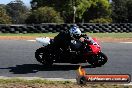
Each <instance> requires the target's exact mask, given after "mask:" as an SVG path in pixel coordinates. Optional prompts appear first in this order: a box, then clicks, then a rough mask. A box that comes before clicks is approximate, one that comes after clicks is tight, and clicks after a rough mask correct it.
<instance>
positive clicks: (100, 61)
mask: <svg viewBox="0 0 132 88" xmlns="http://www.w3.org/2000/svg"><path fill="white" fill-rule="evenodd" d="M107 60H108V58H107V56H106V55H105V54H104V53H102V52H100V53H99V54H97V55H93V56H91V57H90V59H89V63H90V64H91V65H93V66H95V67H100V66H102V65H104V64H105V63H106V62H107Z"/></svg>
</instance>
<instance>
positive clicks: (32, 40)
mask: <svg viewBox="0 0 132 88" xmlns="http://www.w3.org/2000/svg"><path fill="white" fill-rule="evenodd" d="M27 41H29V42H36V40H27Z"/></svg>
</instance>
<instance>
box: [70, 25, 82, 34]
mask: <svg viewBox="0 0 132 88" xmlns="http://www.w3.org/2000/svg"><path fill="white" fill-rule="evenodd" d="M69 31H70V35H71V36H80V35H81V31H80V29H79V28H78V27H77V26H76V25H73V26H72V27H71V28H70V30H69Z"/></svg>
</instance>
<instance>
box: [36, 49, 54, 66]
mask: <svg viewBox="0 0 132 88" xmlns="http://www.w3.org/2000/svg"><path fill="white" fill-rule="evenodd" d="M35 58H36V60H37V61H38V62H40V63H42V64H43V65H47V66H50V65H52V64H53V60H52V58H51V54H50V53H49V52H48V50H47V49H46V48H44V47H42V48H39V49H37V50H36V52H35Z"/></svg>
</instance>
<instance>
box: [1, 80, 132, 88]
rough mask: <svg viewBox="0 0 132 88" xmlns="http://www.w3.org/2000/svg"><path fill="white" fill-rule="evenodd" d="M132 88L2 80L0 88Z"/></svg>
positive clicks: (110, 85)
mask: <svg viewBox="0 0 132 88" xmlns="http://www.w3.org/2000/svg"><path fill="white" fill-rule="evenodd" d="M82 87H83V88H132V86H126V85H116V84H103V83H102V84H87V85H78V84H76V83H73V82H70V81H47V80H40V79H36V80H23V79H15V78H12V79H0V88H82Z"/></svg>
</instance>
